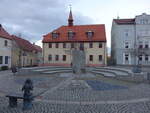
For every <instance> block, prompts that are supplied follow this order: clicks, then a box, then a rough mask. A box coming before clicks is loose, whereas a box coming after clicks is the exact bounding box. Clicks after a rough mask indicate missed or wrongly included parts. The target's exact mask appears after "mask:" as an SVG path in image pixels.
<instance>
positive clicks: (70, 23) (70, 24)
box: [68, 5, 73, 26]
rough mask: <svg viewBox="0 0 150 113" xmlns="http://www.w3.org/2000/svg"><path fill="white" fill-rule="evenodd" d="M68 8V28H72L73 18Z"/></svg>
mask: <svg viewBox="0 0 150 113" xmlns="http://www.w3.org/2000/svg"><path fill="white" fill-rule="evenodd" d="M69 6H70V13H69V18H68V26H73V16H72V8H71V5H69Z"/></svg>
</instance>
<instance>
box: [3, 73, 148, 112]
mask: <svg viewBox="0 0 150 113" xmlns="http://www.w3.org/2000/svg"><path fill="white" fill-rule="evenodd" d="M8 73H9V74H8ZM41 76H42V77H41ZM26 78H28V76H13V75H12V74H10V72H2V73H0V93H4V94H6V93H7V92H10V91H20V88H21V87H22V84H23V83H24V80H25V79H26ZM30 78H31V79H32V80H33V81H34V85H35V88H34V90H35V91H34V92H33V93H40V92H43V91H44V92H43V93H42V94H41V95H40V96H39V97H37V98H36V99H35V100H34V102H33V108H32V109H31V110H29V111H22V100H19V103H18V107H17V108H9V107H8V98H6V97H5V95H4V96H0V113H150V98H149V96H150V85H149V84H144V83H143V84H135V85H133V86H130V87H129V86H125V85H116V84H115V83H113V84H112V83H108V82H106V81H103V80H88V81H87V80H76V79H74V78H73V76H71V77H68V76H67V77H65V76H64V77H62V76H61V77H60V76H57V75H53V76H51V75H49V76H44V75H39V76H34V75H33V76H30ZM95 87H96V88H95ZM97 87H98V88H97ZM105 89H106V90H105ZM139 99H141V101H138V100H139ZM133 100H134V101H133Z"/></svg>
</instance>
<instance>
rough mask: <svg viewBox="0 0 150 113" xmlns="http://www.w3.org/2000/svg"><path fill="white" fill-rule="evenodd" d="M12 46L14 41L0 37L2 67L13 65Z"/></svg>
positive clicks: (0, 63)
mask: <svg viewBox="0 0 150 113" xmlns="http://www.w3.org/2000/svg"><path fill="white" fill-rule="evenodd" d="M11 48H12V41H11V40H9V39H6V38H3V37H0V67H1V66H8V67H9V68H10V67H11Z"/></svg>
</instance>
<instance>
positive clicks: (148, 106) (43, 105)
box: [0, 98, 150, 113]
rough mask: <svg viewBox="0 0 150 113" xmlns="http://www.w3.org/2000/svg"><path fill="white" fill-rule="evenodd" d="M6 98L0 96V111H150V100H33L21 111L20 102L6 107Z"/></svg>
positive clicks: (62, 112) (84, 112)
mask: <svg viewBox="0 0 150 113" xmlns="http://www.w3.org/2000/svg"><path fill="white" fill-rule="evenodd" d="M7 101H8V100H7V99H5V98H0V113H150V102H149V101H148V102H138V103H130V104H128V103H125V104H92V105H88V104H87V105H82V104H67V103H66V104H51V103H48V102H36V101H35V102H33V108H32V109H31V110H28V111H22V103H21V102H19V105H18V107H17V108H9V107H7Z"/></svg>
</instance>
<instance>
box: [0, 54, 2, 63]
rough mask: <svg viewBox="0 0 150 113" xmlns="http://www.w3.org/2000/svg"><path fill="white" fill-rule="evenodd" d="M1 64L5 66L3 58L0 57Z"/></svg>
mask: <svg viewBox="0 0 150 113" xmlns="http://www.w3.org/2000/svg"><path fill="white" fill-rule="evenodd" d="M0 64H3V56H0Z"/></svg>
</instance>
